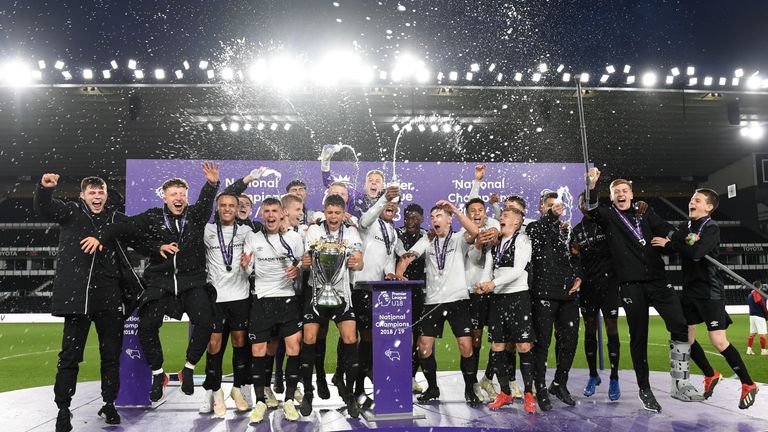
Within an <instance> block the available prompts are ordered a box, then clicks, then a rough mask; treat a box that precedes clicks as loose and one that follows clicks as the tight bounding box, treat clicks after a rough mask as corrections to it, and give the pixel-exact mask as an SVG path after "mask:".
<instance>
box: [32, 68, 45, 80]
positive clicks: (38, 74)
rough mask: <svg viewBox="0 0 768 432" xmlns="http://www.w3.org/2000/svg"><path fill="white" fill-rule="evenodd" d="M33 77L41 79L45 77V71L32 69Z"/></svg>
mask: <svg viewBox="0 0 768 432" xmlns="http://www.w3.org/2000/svg"><path fill="white" fill-rule="evenodd" d="M32 78H34V79H36V80H38V81H40V80H41V79H43V73H42V72H40V71H39V70H33V71H32Z"/></svg>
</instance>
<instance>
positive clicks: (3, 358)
mask: <svg viewBox="0 0 768 432" xmlns="http://www.w3.org/2000/svg"><path fill="white" fill-rule="evenodd" d="M57 351H59V350H58V349H52V350H46V351H35V352H28V353H23V354H14V355H10V356H5V357H0V360H8V359H12V358H16V357H24V356H30V355H36V354H45V353H51V352H57Z"/></svg>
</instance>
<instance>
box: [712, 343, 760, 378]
mask: <svg viewBox="0 0 768 432" xmlns="http://www.w3.org/2000/svg"><path fill="white" fill-rule="evenodd" d="M720 354H722V355H723V357H725V360H726V361H727V362H728V364H729V365H730V366H731V369H733V371H734V372H736V375H738V376H739V380H740V381H741V383H742V384H747V385H752V384H754V382H753V381H752V378H751V377H750V376H749V372H747V367H746V366H745V365H744V361H743V360H742V359H741V355H740V354H739V351H738V350H737V349H736V348H734V347H733V345H731V344H728V348H726V349H724V350H723V351H722V352H721V353H720Z"/></svg>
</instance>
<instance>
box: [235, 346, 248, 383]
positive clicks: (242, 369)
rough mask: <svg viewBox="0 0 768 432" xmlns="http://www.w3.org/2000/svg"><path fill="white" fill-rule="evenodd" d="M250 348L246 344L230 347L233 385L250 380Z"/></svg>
mask: <svg viewBox="0 0 768 432" xmlns="http://www.w3.org/2000/svg"><path fill="white" fill-rule="evenodd" d="M250 363H251V348H250V347H249V346H248V345H246V346H242V347H232V374H233V375H234V383H233V384H232V385H233V387H242V386H243V385H245V384H248V383H250V381H251V377H250V375H251V368H250V366H251V365H250Z"/></svg>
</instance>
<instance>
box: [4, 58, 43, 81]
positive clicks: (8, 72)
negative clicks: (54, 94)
mask: <svg viewBox="0 0 768 432" xmlns="http://www.w3.org/2000/svg"><path fill="white" fill-rule="evenodd" d="M37 72H40V71H39V70H38V71H37ZM0 77H2V78H1V79H2V81H4V82H5V83H7V84H9V85H11V86H22V85H25V84H27V83H29V81H30V78H32V74H31V72H30V70H29V67H27V65H26V64H25V63H23V62H22V61H20V60H11V61H9V62H7V63H4V64H3V65H2V66H0ZM41 77H42V73H41Z"/></svg>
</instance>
